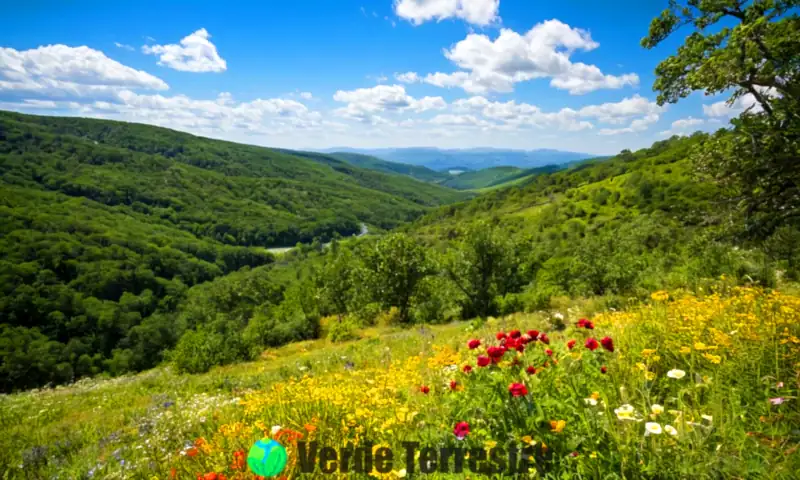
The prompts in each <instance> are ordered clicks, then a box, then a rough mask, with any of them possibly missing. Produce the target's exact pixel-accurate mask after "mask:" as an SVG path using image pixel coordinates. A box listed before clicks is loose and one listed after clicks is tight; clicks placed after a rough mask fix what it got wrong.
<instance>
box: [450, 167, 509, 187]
mask: <svg viewBox="0 0 800 480" xmlns="http://www.w3.org/2000/svg"><path fill="white" fill-rule="evenodd" d="M523 171H524V169H522V168H518V167H491V168H484V169H483V170H476V171H467V172H464V173H460V174H458V175H452V176H451V178H450V179H448V180H445V181H444V182H442V185H446V186H448V187H451V188H456V189H459V190H471V189H479V188H485V187H491V186H492V185H497V184H500V183H503V182H505V181H506V179H508V178H511V177H515V176H516V175H518V174H519V173H521V172H523Z"/></svg>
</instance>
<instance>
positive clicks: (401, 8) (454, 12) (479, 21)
mask: <svg viewBox="0 0 800 480" xmlns="http://www.w3.org/2000/svg"><path fill="white" fill-rule="evenodd" d="M499 8H500V0H395V2H394V12H395V14H397V16H398V17H400V18H404V19H406V20H408V21H410V22H411V23H413V24H414V25H419V24H421V23H424V22H427V21H430V20H436V21H442V20H445V19H448V18H460V19H462V20H464V21H465V22H468V23H471V24H473V25H480V26H486V25H489V24H492V23H494V22H496V21H498V20H499V17H498V15H497V11H498V10H499Z"/></svg>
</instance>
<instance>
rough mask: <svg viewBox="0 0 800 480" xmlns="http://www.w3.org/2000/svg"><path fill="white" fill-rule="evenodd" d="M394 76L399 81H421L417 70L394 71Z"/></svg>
mask: <svg viewBox="0 0 800 480" xmlns="http://www.w3.org/2000/svg"><path fill="white" fill-rule="evenodd" d="M394 78H395V80H397V81H398V82H401V83H418V82H421V81H422V78H420V76H419V75H417V72H406V73H395V74H394Z"/></svg>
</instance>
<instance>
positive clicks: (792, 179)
mask: <svg viewBox="0 0 800 480" xmlns="http://www.w3.org/2000/svg"><path fill="white" fill-rule="evenodd" d="M798 6H800V2H798V1H797V0H759V1H754V2H750V1H744V0H713V1H697V0H682V1H678V0H674V1H672V2H670V9H668V10H665V11H664V12H663V13H662V14H661V16H659V17H658V18H656V19H654V20H653V21H652V23H651V25H650V32H649V35H648V36H647V37H645V38H644V39H642V45H643V46H645V47H647V48H653V47H655V46H657V45H658V44H660V43H661V42H662V41H664V40H665V39H667V38H668V37H669V36H671V35H672V34H674V33H675V32H676V31H677V30H678V29H680V28H681V27H683V26H686V25H691V26H693V27H694V28H695V31H694V32H692V33H691V34H690V35H688V36H686V37H685V40H684V43H683V45H681V46H680V47H679V48H678V51H677V53H676V54H675V55H672V56H670V57H668V58H667V59H665V60H663V61H662V62H661V63H660V64H659V65H658V67H657V68H656V76H657V77H656V81H655V84H654V89H655V90H657V91H658V92H659V96H658V102H659V104H662V105H663V104H665V103H675V102H677V101H678V100H680V99H681V98H683V97H686V96H688V95H689V94H691V93H692V92H693V91H697V90H702V91H704V92H705V94H706V95H712V94H719V93H730V94H731V96H730V99H729V104H734V103H740V104H742V105H743V106H744V107H747V109H746V110H745V112H744V113H743V114H742V116H741V117H740V118H738V119H734V120H733V121H732V124H733V128H732V129H731V130H730V131H719V132H717V133H716V134H715V135H714V136H713V138H712V139H711V140H710V141H708V142H705V143H703V144H702V145H699V146H698V148H697V149H696V151H695V152H694V154H693V159H694V161H695V163H696V164H697V167H698V170H699V171H700V172H701V173H702V174H703V175H705V176H707V177H708V178H710V179H712V180H714V181H715V182H717V183H719V184H720V185H722V186H723V187H724V188H725V191H726V193H727V194H728V198H729V200H730V201H731V204H732V205H733V206H735V207H736V209H737V210H738V211H739V212H741V213H742V214H743V215H744V216H745V218H746V219H747V222H748V223H747V228H748V233H749V234H750V235H751V236H753V237H760V238H763V237H765V236H768V235H769V234H770V233H771V232H772V231H774V230H775V229H776V228H778V227H780V226H781V225H783V224H787V223H796V222H797V220H798V218H800V169H798V168H797V158H798V155H800V83H799V82H800V61H798V54H797V52H798V51H800V16H798V14H797V7H798Z"/></svg>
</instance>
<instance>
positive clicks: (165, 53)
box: [142, 28, 228, 72]
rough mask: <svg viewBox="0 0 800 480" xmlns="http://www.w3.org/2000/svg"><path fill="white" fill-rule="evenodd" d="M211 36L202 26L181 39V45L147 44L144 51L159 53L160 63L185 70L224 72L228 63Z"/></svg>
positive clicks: (143, 48) (150, 53)
mask: <svg viewBox="0 0 800 480" xmlns="http://www.w3.org/2000/svg"><path fill="white" fill-rule="evenodd" d="M209 38H211V35H210V34H209V33H208V32H207V31H206V29H205V28H201V29H200V30H197V31H196V32H194V33H192V34H191V35H188V36H186V37H184V38H183V39H181V44H180V45H177V44H174V43H173V44H169V45H145V46H143V47H142V52H144V53H146V54H148V55H159V59H158V64H159V65H163V66H165V67H169V68H174V69H175V70H180V71H183V72H224V71H225V70H226V69H227V68H228V66H227V63H226V62H225V60H223V59H222V57H220V56H219V53H217V47H216V46H214V44H213V43H211V41H209Z"/></svg>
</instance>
